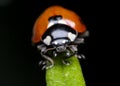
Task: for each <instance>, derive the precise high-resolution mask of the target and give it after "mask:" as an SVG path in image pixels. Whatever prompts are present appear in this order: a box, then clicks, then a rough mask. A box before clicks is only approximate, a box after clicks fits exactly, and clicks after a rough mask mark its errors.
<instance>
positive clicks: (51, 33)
mask: <svg viewBox="0 0 120 86" xmlns="http://www.w3.org/2000/svg"><path fill="white" fill-rule="evenodd" d="M77 35H78V33H77V32H76V31H75V30H74V29H72V28H71V27H69V26H67V25H64V24H55V25H53V26H51V27H49V28H48V30H47V31H46V32H45V34H44V35H43V36H42V42H43V43H44V44H45V45H47V46H52V47H54V48H56V51H57V52H62V51H64V50H65V49H66V47H67V45H69V44H71V43H72V42H74V40H75V39H76V37H77Z"/></svg>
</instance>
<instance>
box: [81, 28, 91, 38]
mask: <svg viewBox="0 0 120 86" xmlns="http://www.w3.org/2000/svg"><path fill="white" fill-rule="evenodd" d="M89 35H90V33H89V31H88V30H87V31H85V32H84V33H82V34H81V35H80V37H88V36H89Z"/></svg>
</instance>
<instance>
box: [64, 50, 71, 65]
mask: <svg viewBox="0 0 120 86" xmlns="http://www.w3.org/2000/svg"><path fill="white" fill-rule="evenodd" d="M70 56H71V52H70V50H69V49H66V57H67V58H69V57H70ZM67 58H65V59H63V60H62V63H63V64H65V65H70V62H69V61H67V60H66V59H67Z"/></svg>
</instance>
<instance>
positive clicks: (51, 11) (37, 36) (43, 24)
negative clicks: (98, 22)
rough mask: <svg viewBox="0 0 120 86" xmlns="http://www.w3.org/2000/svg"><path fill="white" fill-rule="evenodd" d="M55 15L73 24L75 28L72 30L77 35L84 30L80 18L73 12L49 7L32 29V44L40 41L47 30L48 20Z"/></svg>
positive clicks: (58, 7) (59, 7) (57, 7)
mask: <svg viewBox="0 0 120 86" xmlns="http://www.w3.org/2000/svg"><path fill="white" fill-rule="evenodd" d="M55 15H62V17H63V18H64V19H68V20H70V21H72V22H74V23H75V27H74V28H73V29H74V30H76V31H77V32H79V33H82V32H84V31H85V30H86V27H85V25H84V24H83V23H82V22H81V18H80V17H79V16H78V15H77V14H76V13H74V12H73V11H70V10H68V9H66V8H63V7H61V6H51V7H49V8H47V9H46V10H45V11H44V12H43V13H42V14H41V15H40V16H39V17H38V19H37V20H36V22H35V25H34V28H33V36H32V42H33V43H37V42H39V41H41V37H42V35H43V34H44V33H45V31H46V30H47V26H48V23H49V21H48V19H49V18H50V17H51V16H55Z"/></svg>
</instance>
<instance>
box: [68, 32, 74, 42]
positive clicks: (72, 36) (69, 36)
mask: <svg viewBox="0 0 120 86" xmlns="http://www.w3.org/2000/svg"><path fill="white" fill-rule="evenodd" d="M68 38H69V39H70V40H71V41H74V40H75V38H76V35H75V34H73V33H71V32H69V33H68Z"/></svg>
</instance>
